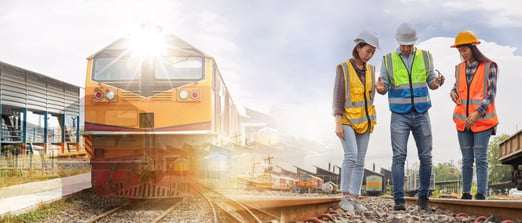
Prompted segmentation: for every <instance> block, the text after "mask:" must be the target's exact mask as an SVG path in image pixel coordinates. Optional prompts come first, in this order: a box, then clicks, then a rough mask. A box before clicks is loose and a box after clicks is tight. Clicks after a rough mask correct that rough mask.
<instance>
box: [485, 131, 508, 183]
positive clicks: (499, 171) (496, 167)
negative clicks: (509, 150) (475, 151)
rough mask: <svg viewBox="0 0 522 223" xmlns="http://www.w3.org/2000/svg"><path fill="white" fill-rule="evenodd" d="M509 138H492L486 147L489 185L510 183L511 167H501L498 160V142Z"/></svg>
mask: <svg viewBox="0 0 522 223" xmlns="http://www.w3.org/2000/svg"><path fill="white" fill-rule="evenodd" d="M507 138H509V135H507V134H504V135H501V136H496V137H493V138H492V139H491V140H490V142H489V145H488V163H489V173H488V174H489V175H488V176H489V178H488V181H489V182H488V183H489V184H496V183H501V182H506V181H511V166H509V165H503V164H502V163H501V162H500V161H499V160H498V153H499V144H500V142H502V141H504V140H506V139H507Z"/></svg>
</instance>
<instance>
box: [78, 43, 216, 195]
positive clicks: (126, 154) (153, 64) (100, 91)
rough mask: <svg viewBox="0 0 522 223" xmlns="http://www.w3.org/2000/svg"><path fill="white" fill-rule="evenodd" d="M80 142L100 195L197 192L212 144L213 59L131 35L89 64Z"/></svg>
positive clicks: (184, 46)
mask: <svg viewBox="0 0 522 223" xmlns="http://www.w3.org/2000/svg"><path fill="white" fill-rule="evenodd" d="M87 60H88V64H87V65H88V66H87V75H86V85H85V133H84V135H85V140H86V150H87V152H88V154H89V155H90V156H91V165H92V187H93V188H94V189H95V190H96V191H97V192H98V194H99V195H101V196H110V197H127V198H164V197H177V196H186V195H190V194H192V193H195V192H196V191H197V188H196V186H195V185H197V184H195V183H194V182H195V181H196V180H198V179H199V176H201V173H202V172H203V170H202V168H201V167H202V166H205V165H207V164H203V163H201V162H203V161H202V160H204V159H203V156H205V155H206V154H205V153H204V151H205V150H208V147H209V145H212V143H213V141H215V140H216V134H215V131H214V130H213V129H214V125H215V124H214V123H213V120H212V118H213V116H215V115H213V113H212V112H213V108H212V104H213V103H212V101H211V100H212V98H213V96H212V95H211V94H212V92H211V91H212V89H211V84H212V83H213V82H212V78H213V75H212V73H207V71H212V70H213V69H211V66H212V65H213V60H212V59H211V58H209V57H207V56H205V54H204V53H202V52H201V51H199V50H197V49H196V48H194V47H193V46H191V45H190V44H188V43H187V42H185V41H183V40H181V39H179V38H178V37H176V36H173V35H170V36H161V38H158V37H157V36H154V37H153V38H151V36H131V37H126V38H122V39H119V40H117V41H115V42H114V43H112V44H110V45H109V46H107V47H105V48H103V49H102V50H100V51H98V52H97V53H95V54H94V55H92V56H90V57H89V58H87Z"/></svg>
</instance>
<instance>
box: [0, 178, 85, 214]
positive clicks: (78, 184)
mask: <svg viewBox="0 0 522 223" xmlns="http://www.w3.org/2000/svg"><path fill="white" fill-rule="evenodd" d="M90 187H91V173H84V174H79V175H75V176H70V177H64V178H57V179H52V180H47V181H38V182H31V183H26V184H20V185H13V186H9V187H5V188H0V215H5V214H13V215H17V214H21V213H25V212H28V211H31V210H34V209H36V208H37V207H38V206H39V205H41V204H45V203H50V202H53V201H56V200H59V199H61V198H62V197H64V196H67V195H70V194H73V193H76V192H78V191H82V190H84V189H87V188H90Z"/></svg>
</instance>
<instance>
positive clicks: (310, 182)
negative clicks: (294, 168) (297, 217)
mask: <svg viewBox="0 0 522 223" xmlns="http://www.w3.org/2000/svg"><path fill="white" fill-rule="evenodd" d="M298 178H299V179H298V181H297V188H296V190H297V191H299V192H300V193H315V192H321V191H322V188H323V183H324V180H323V179H321V178H320V177H317V176H314V175H311V174H307V175H301V176H299V177H298Z"/></svg>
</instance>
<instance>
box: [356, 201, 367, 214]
mask: <svg viewBox="0 0 522 223" xmlns="http://www.w3.org/2000/svg"><path fill="white" fill-rule="evenodd" d="M353 207H354V208H355V210H356V211H367V210H368V208H366V207H365V206H363V205H361V204H359V201H358V200H356V199H354V200H353Z"/></svg>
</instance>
